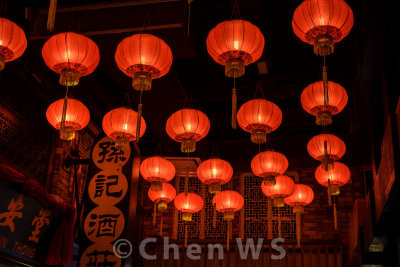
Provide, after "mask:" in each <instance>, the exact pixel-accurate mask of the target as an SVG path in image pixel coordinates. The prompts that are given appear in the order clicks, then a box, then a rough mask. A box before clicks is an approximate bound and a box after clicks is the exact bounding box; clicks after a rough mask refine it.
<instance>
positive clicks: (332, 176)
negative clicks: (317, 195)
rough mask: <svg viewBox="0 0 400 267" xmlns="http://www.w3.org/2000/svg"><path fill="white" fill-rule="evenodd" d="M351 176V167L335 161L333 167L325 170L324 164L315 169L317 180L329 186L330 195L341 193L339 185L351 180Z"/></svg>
mask: <svg viewBox="0 0 400 267" xmlns="http://www.w3.org/2000/svg"><path fill="white" fill-rule="evenodd" d="M350 177H351V173H350V169H349V167H347V166H346V165H345V164H343V163H340V162H337V161H336V162H335V163H334V166H333V168H332V169H329V170H327V171H326V170H325V169H324V168H322V166H318V168H317V169H316V170H315V178H316V179H317V182H318V183H319V184H320V185H322V186H325V187H328V193H329V195H339V194H340V189H339V187H340V186H342V185H345V184H347V183H348V182H349V180H350Z"/></svg>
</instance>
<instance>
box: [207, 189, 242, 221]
mask: <svg viewBox="0 0 400 267" xmlns="http://www.w3.org/2000/svg"><path fill="white" fill-rule="evenodd" d="M212 203H213V204H214V205H215V206H216V210H217V211H218V212H221V213H223V214H224V220H226V221H231V220H233V219H234V218H235V215H234V213H235V212H236V211H239V210H241V209H242V208H243V205H244V199H243V196H242V195H241V194H239V193H238V192H236V191H232V190H226V191H222V192H219V193H218V194H216V195H215V196H214V198H213V200H212Z"/></svg>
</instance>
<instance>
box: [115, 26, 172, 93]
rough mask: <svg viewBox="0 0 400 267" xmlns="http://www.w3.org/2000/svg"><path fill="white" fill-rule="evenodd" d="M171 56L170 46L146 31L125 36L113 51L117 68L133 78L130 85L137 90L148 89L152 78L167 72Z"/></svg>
mask: <svg viewBox="0 0 400 267" xmlns="http://www.w3.org/2000/svg"><path fill="white" fill-rule="evenodd" d="M172 58H173V57H172V52H171V48H169V46H168V45H167V44H166V43H165V42H164V41H163V40H162V39H160V38H158V37H156V36H154V35H151V34H146V33H140V34H134V35H132V36H129V37H127V38H125V39H124V40H122V41H121V42H120V43H119V44H118V47H117V51H116V52H115V62H117V65H118V68H119V69H120V70H121V71H122V72H123V73H125V74H126V75H128V76H129V77H132V78H133V82H132V86H133V88H134V89H135V90H138V91H147V90H150V89H151V83H152V79H157V78H160V77H162V76H164V75H165V74H167V73H168V71H169V69H170V68H171V65H172Z"/></svg>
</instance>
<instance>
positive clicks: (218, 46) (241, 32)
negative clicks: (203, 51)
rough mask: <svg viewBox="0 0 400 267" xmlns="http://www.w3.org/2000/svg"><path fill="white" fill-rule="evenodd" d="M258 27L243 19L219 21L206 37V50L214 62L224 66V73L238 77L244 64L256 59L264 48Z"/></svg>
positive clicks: (231, 76) (241, 73)
mask: <svg viewBox="0 0 400 267" xmlns="http://www.w3.org/2000/svg"><path fill="white" fill-rule="evenodd" d="M264 43H265V41H264V36H263V34H262V33H261V31H260V29H258V28H257V26H255V25H254V24H252V23H250V22H248V21H245V20H229V21H224V22H221V23H219V24H218V25H217V26H215V28H213V29H212V30H211V31H210V33H209V34H208V37H207V51H208V53H209V54H210V56H211V57H212V58H213V59H214V60H215V62H217V63H219V64H221V65H224V66H225V75H226V76H227V77H230V78H238V77H241V76H243V75H244V72H245V66H247V65H249V64H250V63H253V62H255V61H257V60H258V59H259V58H260V57H261V55H262V53H263V50H264Z"/></svg>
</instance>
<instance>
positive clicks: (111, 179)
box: [94, 175, 122, 198]
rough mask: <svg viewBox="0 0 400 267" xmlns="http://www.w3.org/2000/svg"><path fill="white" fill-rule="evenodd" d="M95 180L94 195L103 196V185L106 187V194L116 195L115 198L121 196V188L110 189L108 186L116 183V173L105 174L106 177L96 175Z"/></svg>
mask: <svg viewBox="0 0 400 267" xmlns="http://www.w3.org/2000/svg"><path fill="white" fill-rule="evenodd" d="M95 182H96V190H95V194H94V197H101V196H103V192H104V186H105V187H106V192H105V193H106V196H109V197H116V198H118V197H121V195H122V189H121V190H119V191H112V190H110V187H112V186H114V185H118V175H109V176H107V178H106V176H105V175H98V176H97V178H96V180H95Z"/></svg>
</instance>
